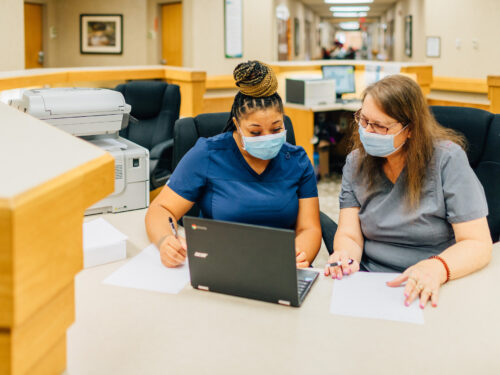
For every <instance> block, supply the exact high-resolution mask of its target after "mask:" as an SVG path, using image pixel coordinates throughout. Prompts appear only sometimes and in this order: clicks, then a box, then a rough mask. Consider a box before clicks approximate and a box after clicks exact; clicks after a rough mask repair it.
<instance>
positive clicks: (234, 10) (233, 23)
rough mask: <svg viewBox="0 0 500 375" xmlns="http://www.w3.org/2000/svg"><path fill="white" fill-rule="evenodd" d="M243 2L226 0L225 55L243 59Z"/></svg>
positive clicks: (229, 57) (228, 57) (240, 0)
mask: <svg viewBox="0 0 500 375" xmlns="http://www.w3.org/2000/svg"><path fill="white" fill-rule="evenodd" d="M242 1H243V0H224V51H225V52H224V54H225V56H226V58H227V59H231V58H240V57H243V2H242Z"/></svg>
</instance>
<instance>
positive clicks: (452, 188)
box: [441, 143, 488, 224]
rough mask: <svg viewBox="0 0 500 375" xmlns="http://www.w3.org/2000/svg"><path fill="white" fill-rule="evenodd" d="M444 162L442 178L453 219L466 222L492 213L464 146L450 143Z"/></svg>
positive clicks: (448, 216) (445, 199)
mask: <svg viewBox="0 0 500 375" xmlns="http://www.w3.org/2000/svg"><path fill="white" fill-rule="evenodd" d="M449 147H450V151H449V152H447V153H446V155H445V156H444V157H443V160H442V162H441V182H442V185H443V195H444V201H445V205H446V219H447V220H448V222H449V223H451V224H454V223H462V222H465V221H470V220H475V219H479V218H482V217H485V216H487V215H488V205H487V203H486V197H485V194H484V189H483V186H482V185H481V183H480V182H479V180H478V178H477V177H476V174H475V173H474V171H473V170H472V168H471V167H470V165H469V161H468V160H467V155H466V154H465V152H464V151H463V150H462V149H461V148H460V146H458V145H456V144H454V143H449Z"/></svg>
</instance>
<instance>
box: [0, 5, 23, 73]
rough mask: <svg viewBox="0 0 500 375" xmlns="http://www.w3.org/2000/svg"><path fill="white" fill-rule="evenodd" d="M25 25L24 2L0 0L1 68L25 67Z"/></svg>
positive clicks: (15, 68) (16, 68)
mask: <svg viewBox="0 0 500 375" xmlns="http://www.w3.org/2000/svg"><path fill="white" fill-rule="evenodd" d="M23 25H24V9H23V2H22V1H20V0H0V70H18V69H24V26H23Z"/></svg>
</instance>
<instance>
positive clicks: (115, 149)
mask: <svg viewBox="0 0 500 375" xmlns="http://www.w3.org/2000/svg"><path fill="white" fill-rule="evenodd" d="M10 105H11V106H13V107H16V108H18V109H19V110H20V111H23V112H25V113H28V114H30V115H32V116H34V117H37V118H38V119H40V120H43V121H46V122H48V123H49V124H52V125H54V126H56V127H58V128H59V129H62V130H64V131H66V132H68V133H70V134H73V135H75V136H78V137H81V138H82V139H85V140H87V141H89V142H91V143H93V144H94V145H96V146H98V147H100V148H102V149H104V150H106V151H108V152H109V153H110V154H111V155H112V156H113V157H114V159H115V190H114V192H113V193H112V194H111V195H109V196H108V197H106V198H104V199H103V200H101V201H100V202H97V203H96V204H94V205H93V206H91V207H90V208H89V209H88V210H87V211H86V212H85V214H86V215H89V214H97V213H104V212H122V211H128V210H135V209H139V208H145V207H148V205H149V151H148V150H147V149H146V148H144V147H142V146H139V145H137V144H135V143H133V142H130V141H129V140H127V139H125V138H121V137H120V136H119V135H118V132H119V131H120V130H121V129H123V128H125V127H127V125H128V122H129V119H130V109H131V108H130V105H128V104H126V103H125V99H124V98H123V95H122V94H121V93H120V92H118V91H114V90H108V89H99V88H49V89H35V90H26V91H24V92H23V96H22V98H21V99H16V100H12V101H11V102H10ZM96 183H98V182H97V181H96Z"/></svg>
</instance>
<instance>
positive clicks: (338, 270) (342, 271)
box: [325, 250, 359, 280]
mask: <svg viewBox="0 0 500 375" xmlns="http://www.w3.org/2000/svg"><path fill="white" fill-rule="evenodd" d="M350 260H352V263H351V264H349V261H350ZM335 262H340V263H341V265H340V266H334V267H330V264H331V263H335ZM358 271H359V262H358V261H357V260H355V259H352V258H351V257H350V256H349V253H348V252H347V251H345V250H335V251H334V253H333V254H332V255H330V257H329V258H328V264H327V265H326V266H325V276H329V275H332V279H335V278H336V279H338V280H340V279H342V275H350V274H352V273H354V272H358Z"/></svg>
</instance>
